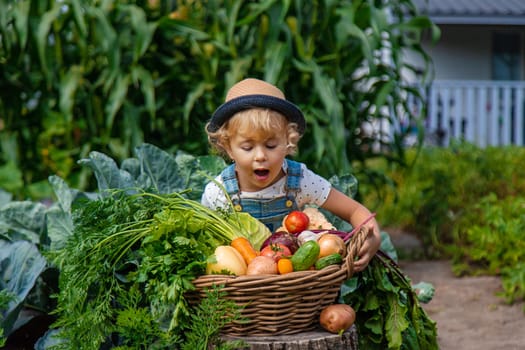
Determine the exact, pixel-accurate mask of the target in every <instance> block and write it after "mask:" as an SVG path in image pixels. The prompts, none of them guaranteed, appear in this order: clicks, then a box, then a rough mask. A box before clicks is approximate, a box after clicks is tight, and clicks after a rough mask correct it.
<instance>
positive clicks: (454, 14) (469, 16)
mask: <svg viewBox="0 0 525 350" xmlns="http://www.w3.org/2000/svg"><path fill="white" fill-rule="evenodd" d="M413 2H414V4H415V5H416V7H417V8H418V9H419V10H420V12H421V13H422V14H424V15H427V16H429V17H430V19H432V21H433V22H434V23H436V24H483V25H525V0H413Z"/></svg>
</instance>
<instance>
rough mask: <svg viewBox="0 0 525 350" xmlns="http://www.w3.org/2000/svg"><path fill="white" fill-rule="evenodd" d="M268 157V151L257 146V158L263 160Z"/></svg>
mask: <svg viewBox="0 0 525 350" xmlns="http://www.w3.org/2000/svg"><path fill="white" fill-rule="evenodd" d="M265 159H266V152H264V150H263V149H262V148H257V149H256V150H255V160H256V161H262V160H265Z"/></svg>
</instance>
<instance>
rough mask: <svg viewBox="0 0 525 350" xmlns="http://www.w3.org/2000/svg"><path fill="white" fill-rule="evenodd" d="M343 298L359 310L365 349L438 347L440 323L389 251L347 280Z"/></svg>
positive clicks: (361, 340)
mask: <svg viewBox="0 0 525 350" xmlns="http://www.w3.org/2000/svg"><path fill="white" fill-rule="evenodd" d="M341 299H342V300H341V302H344V303H347V304H349V305H351V306H352V307H353V308H354V309H355V310H356V312H357V318H356V326H357V329H358V333H359V347H360V348H361V349H367V350H375V349H377V350H384V349H392V350H397V349H402V350H433V349H438V344H437V330H436V323H435V322H434V321H433V320H431V319H430V318H429V317H428V315H427V314H426V312H425V311H424V310H423V309H422V308H421V306H420V304H419V301H418V298H417V295H416V293H415V292H414V290H413V289H412V286H411V285H410V280H409V279H408V278H407V277H405V276H404V275H403V273H402V272H401V271H400V270H399V268H398V266H397V265H396V263H395V262H394V261H393V260H392V259H391V258H389V257H388V256H387V255H384V254H377V255H376V256H375V257H374V259H372V261H371V262H370V264H369V265H368V268H367V269H365V270H364V271H363V272H361V273H359V274H358V275H356V276H354V277H352V278H351V279H349V280H348V281H346V282H345V283H344V284H343V286H342V288H341Z"/></svg>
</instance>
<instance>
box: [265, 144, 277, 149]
mask: <svg viewBox="0 0 525 350" xmlns="http://www.w3.org/2000/svg"><path fill="white" fill-rule="evenodd" d="M275 147H277V145H266V148H268V149H274V148H275Z"/></svg>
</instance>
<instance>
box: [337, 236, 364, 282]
mask: <svg viewBox="0 0 525 350" xmlns="http://www.w3.org/2000/svg"><path fill="white" fill-rule="evenodd" d="M368 232H369V229H368V227H366V226H362V227H360V228H359V229H358V230H357V231H356V232H355V233H354V234H353V235H352V238H351V239H350V240H349V242H348V244H347V245H346V257H345V260H344V262H343V269H345V270H346V271H347V277H348V278H350V277H352V275H353V273H354V260H355V258H356V256H358V254H359V250H360V249H361V247H362V246H363V244H364V243H365V241H366V239H367V238H368Z"/></svg>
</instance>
